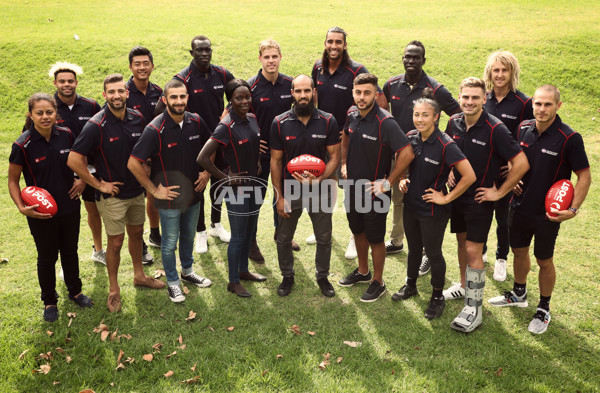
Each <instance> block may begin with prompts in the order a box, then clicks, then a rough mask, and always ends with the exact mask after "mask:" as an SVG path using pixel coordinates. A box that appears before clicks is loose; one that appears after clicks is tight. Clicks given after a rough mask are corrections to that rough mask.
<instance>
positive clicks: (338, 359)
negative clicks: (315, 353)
mask: <svg viewBox="0 0 600 393" xmlns="http://www.w3.org/2000/svg"><path fill="white" fill-rule="evenodd" d="M342 360H344V357H343V356H340V357H339V358H337V360H336V361H335V362H336V363H338V364H340V363H341V362H342Z"/></svg>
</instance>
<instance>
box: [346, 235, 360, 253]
mask: <svg viewBox="0 0 600 393" xmlns="http://www.w3.org/2000/svg"><path fill="white" fill-rule="evenodd" d="M357 255H358V254H357V253H356V243H354V235H352V236H350V243H348V248H347V249H346V254H344V256H345V257H346V259H354V258H356V256H357Z"/></svg>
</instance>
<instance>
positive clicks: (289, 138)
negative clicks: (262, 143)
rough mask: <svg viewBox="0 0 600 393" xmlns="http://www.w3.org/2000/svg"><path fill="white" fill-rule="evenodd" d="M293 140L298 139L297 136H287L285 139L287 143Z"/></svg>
mask: <svg viewBox="0 0 600 393" xmlns="http://www.w3.org/2000/svg"><path fill="white" fill-rule="evenodd" d="M292 139H296V137H295V136H293V135H290V136H286V137H285V140H286V141H291V140H292Z"/></svg>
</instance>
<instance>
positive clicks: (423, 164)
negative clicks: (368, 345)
mask: <svg viewBox="0 0 600 393" xmlns="http://www.w3.org/2000/svg"><path fill="white" fill-rule="evenodd" d="M439 117H440V106H439V105H438V103H437V102H436V101H435V100H434V99H433V92H432V91H431V89H425V90H424V92H423V98H420V99H418V100H417V101H416V103H415V106H414V109H413V123H414V124H415V127H416V130H412V131H410V132H409V133H408V134H407V137H408V139H409V140H410V143H411V145H412V147H413V151H414V153H415V159H414V160H413V161H412V163H411V164H410V167H409V174H410V175H409V178H408V179H404V180H402V181H401V182H400V184H399V187H400V191H402V192H403V193H404V194H405V195H404V233H405V235H406V240H407V243H408V266H407V280H406V285H404V286H403V287H402V288H400V290H399V291H398V292H397V293H395V294H394V295H392V299H393V300H406V299H408V298H410V297H412V296H415V295H417V294H418V291H417V278H418V277H419V265H420V264H421V256H422V250H423V248H424V249H425V254H426V255H427V257H428V258H429V260H430V261H431V285H432V286H433V293H432V296H431V299H430V301H429V306H428V307H427V310H425V318H427V319H434V318H437V317H439V316H441V315H442V311H443V310H444V306H445V301H444V296H443V295H442V290H443V288H444V280H445V275H446V261H445V260H444V256H443V255H442V243H443V241H444V233H445V231H446V225H447V224H448V219H449V218H450V206H449V205H448V204H449V203H450V202H452V201H453V200H454V199H456V198H458V196H460V195H461V194H462V193H463V192H464V191H466V190H467V188H469V186H470V185H471V184H472V183H473V182H474V181H475V179H476V177H475V173H474V172H473V168H472V167H471V164H469V161H468V160H467V159H466V157H465V155H464V154H463V153H462V151H461V150H460V149H459V148H458V146H457V145H456V143H454V141H452V138H450V137H449V136H448V135H446V134H444V133H442V132H441V131H440V129H439V128H438V126H437V122H438V120H439ZM452 168H456V170H458V172H459V173H460V174H461V176H462V177H461V179H460V181H459V182H458V184H457V185H456V187H455V188H454V189H453V190H452V191H451V192H448V191H447V189H446V181H447V179H448V174H449V173H450V170H451V169H452Z"/></svg>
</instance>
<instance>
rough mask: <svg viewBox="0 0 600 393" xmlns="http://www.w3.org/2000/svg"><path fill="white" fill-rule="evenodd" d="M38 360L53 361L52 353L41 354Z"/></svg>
mask: <svg viewBox="0 0 600 393" xmlns="http://www.w3.org/2000/svg"><path fill="white" fill-rule="evenodd" d="M36 359H44V360H52V351H49V352H46V353H40V354H39V355H38V357H37V358H36Z"/></svg>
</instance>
